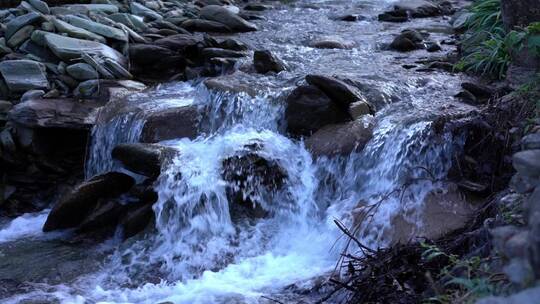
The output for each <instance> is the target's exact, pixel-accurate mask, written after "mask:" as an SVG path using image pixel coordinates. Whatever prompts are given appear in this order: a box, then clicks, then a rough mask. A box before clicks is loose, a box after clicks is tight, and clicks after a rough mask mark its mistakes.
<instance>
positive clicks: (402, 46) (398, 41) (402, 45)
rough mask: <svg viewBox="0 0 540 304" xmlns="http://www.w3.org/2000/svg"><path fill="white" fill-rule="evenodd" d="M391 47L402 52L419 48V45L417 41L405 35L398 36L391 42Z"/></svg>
mask: <svg viewBox="0 0 540 304" xmlns="http://www.w3.org/2000/svg"><path fill="white" fill-rule="evenodd" d="M389 47H390V49H393V50H396V51H400V52H410V51H414V50H417V49H419V46H418V45H417V44H416V43H414V42H412V41H411V40H410V39H409V38H406V37H403V36H397V37H396V38H395V39H394V40H393V41H392V43H390V46H389Z"/></svg>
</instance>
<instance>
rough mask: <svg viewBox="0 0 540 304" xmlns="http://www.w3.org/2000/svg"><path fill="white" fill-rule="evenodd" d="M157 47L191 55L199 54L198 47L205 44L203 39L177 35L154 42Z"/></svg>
mask: <svg viewBox="0 0 540 304" xmlns="http://www.w3.org/2000/svg"><path fill="white" fill-rule="evenodd" d="M154 42H155V44H156V45H158V46H161V47H164V48H168V49H171V50H175V51H177V52H182V53H184V54H185V55H188V56H189V55H191V54H192V53H195V52H198V50H199V48H198V45H202V44H203V39H201V38H199V37H196V36H193V35H186V34H177V35H172V36H168V37H165V38H162V39H158V40H156V41H154Z"/></svg>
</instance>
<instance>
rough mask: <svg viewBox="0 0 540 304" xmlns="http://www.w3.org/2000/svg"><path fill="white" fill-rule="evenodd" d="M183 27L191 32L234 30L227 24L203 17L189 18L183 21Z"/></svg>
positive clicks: (227, 31)
mask: <svg viewBox="0 0 540 304" xmlns="http://www.w3.org/2000/svg"><path fill="white" fill-rule="evenodd" d="M182 27H183V28H185V29H186V30H188V31H191V32H205V33H230V32H232V30H231V29H230V28H229V27H228V26H226V25H225V24H223V23H221V22H217V21H211V20H203V19H189V20H186V21H184V22H182Z"/></svg>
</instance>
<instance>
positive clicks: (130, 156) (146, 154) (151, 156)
mask: <svg viewBox="0 0 540 304" xmlns="http://www.w3.org/2000/svg"><path fill="white" fill-rule="evenodd" d="M174 154H176V150H174V149H172V148H168V147H165V146H161V145H157V144H144V143H135V144H120V145H118V146H116V147H115V148H114V149H113V151H112V157H113V158H114V159H116V160H119V161H120V162H121V163H122V165H124V167H126V168H127V169H128V170H130V171H132V172H135V173H137V174H142V175H144V176H147V177H150V178H156V177H158V176H159V174H160V173H161V166H162V164H163V162H165V161H167V160H169V159H171V158H172V157H173V156H174Z"/></svg>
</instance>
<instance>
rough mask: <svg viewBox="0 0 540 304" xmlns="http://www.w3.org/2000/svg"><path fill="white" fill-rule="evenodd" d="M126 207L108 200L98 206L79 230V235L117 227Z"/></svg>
mask: <svg viewBox="0 0 540 304" xmlns="http://www.w3.org/2000/svg"><path fill="white" fill-rule="evenodd" d="M125 209H126V207H125V206H124V205H122V204H120V203H119V202H117V201H116V200H106V201H104V202H102V203H100V204H99V205H98V206H96V207H95V208H94V209H93V210H92V211H90V212H89V214H88V215H87V216H86V217H85V219H84V220H83V221H82V223H81V224H80V225H79V227H78V228H77V233H89V232H96V231H103V230H106V229H111V228H114V227H115V226H116V224H117V223H118V221H119V219H120V217H121V216H122V213H123V212H124V210H125Z"/></svg>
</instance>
